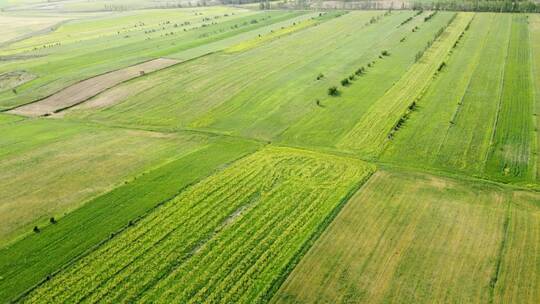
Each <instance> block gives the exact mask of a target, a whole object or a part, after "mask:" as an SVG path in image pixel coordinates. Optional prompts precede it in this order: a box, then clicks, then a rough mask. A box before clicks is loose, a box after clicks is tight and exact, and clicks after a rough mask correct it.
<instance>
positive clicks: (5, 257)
mask: <svg viewBox="0 0 540 304" xmlns="http://www.w3.org/2000/svg"><path fill="white" fill-rule="evenodd" d="M258 147H259V145H258V144H257V143H253V142H249V141H242V140H236V139H226V138H225V139H221V138H216V139H212V140H211V141H210V142H209V144H208V145H205V146H202V147H200V148H199V149H197V150H194V151H192V152H191V153H187V154H183V155H182V154H177V155H176V157H175V159H172V160H170V161H169V162H167V163H164V164H162V165H161V166H158V167H156V168H153V169H149V170H148V171H146V172H144V173H142V174H138V175H137V176H136V177H133V178H131V179H130V180H129V181H126V183H124V184H123V185H121V186H118V187H117V188H114V189H112V190H111V191H109V192H107V193H104V194H102V195H100V196H97V197H95V198H93V199H92V200H90V201H88V202H87V203H86V204H85V205H84V206H82V207H81V208H79V209H77V210H75V211H73V212H71V213H69V214H67V215H66V216H65V217H63V218H60V219H58V223H57V224H54V225H47V226H45V227H42V229H41V232H40V233H39V234H31V235H28V236H27V237H25V238H24V239H22V240H20V241H18V242H16V243H14V244H11V245H10V246H8V247H6V248H4V249H0V273H2V275H1V276H2V277H1V278H0V301H2V302H5V301H8V300H11V299H14V298H15V297H17V296H18V295H19V294H21V293H22V292H23V291H25V290H26V289H28V288H30V287H32V286H33V285H35V284H37V283H39V282H40V281H41V280H42V279H44V278H45V277H46V276H47V275H49V274H51V273H53V272H55V271H57V270H58V269H60V268H61V267H64V266H65V265H67V264H68V263H69V262H70V261H71V260H72V259H74V258H76V257H79V256H81V255H83V254H85V253H86V252H88V251H90V250H92V248H93V247H95V246H97V245H98V244H99V243H100V242H102V241H104V240H106V239H108V238H109V236H110V235H111V233H116V232H117V231H119V230H120V229H124V228H125V227H126V226H127V225H128V223H129V222H130V221H132V222H133V223H135V222H136V221H138V220H139V219H140V218H143V217H144V215H145V214H146V213H149V212H152V210H153V209H154V208H156V207H157V206H158V205H160V204H163V203H165V202H166V201H168V200H170V199H172V198H173V197H174V196H176V195H177V194H178V193H179V192H181V191H182V190H183V189H184V188H186V187H188V186H189V185H191V184H194V183H196V182H197V181H198V180H200V179H202V178H204V177H205V176H207V175H210V174H211V173H213V172H214V171H217V170H220V169H223V168H224V166H226V165H227V163H229V162H232V161H234V160H235V159H237V158H239V157H241V156H243V155H246V154H247V153H251V152H253V151H254V150H255V149H257V148H258ZM13 261H17V263H13Z"/></svg>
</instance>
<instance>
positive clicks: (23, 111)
mask: <svg viewBox="0 0 540 304" xmlns="http://www.w3.org/2000/svg"><path fill="white" fill-rule="evenodd" d="M177 63H179V61H178V60H174V59H166V58H159V59H154V60H150V61H147V62H144V63H141V64H138V65H134V66H131V67H127V68H124V69H121V70H118V71H113V72H109V73H106V74H103V75H99V76H96V77H92V78H89V79H87V80H83V81H81V82H79V83H77V84H74V85H72V86H69V87H67V88H65V89H63V90H61V91H60V92H58V93H56V94H53V95H51V96H49V97H47V98H45V99H43V100H40V101H37V102H35V103H31V104H27V105H24V106H22V107H18V108H15V109H13V110H11V111H9V113H13V114H18V115H24V116H34V117H35V116H44V115H51V114H54V113H56V112H59V111H61V110H63V109H66V108H70V107H72V106H75V105H77V104H79V103H82V102H84V101H86V100H87V99H89V98H91V97H94V96H95V95H97V94H99V93H100V92H103V91H105V90H107V89H108V88H111V87H114V86H116V85H118V84H120V83H122V82H124V81H128V80H130V79H133V78H135V77H139V76H142V75H145V74H146V73H150V72H154V71H156V70H160V69H163V68H166V67H169V66H171V65H174V64H177Z"/></svg>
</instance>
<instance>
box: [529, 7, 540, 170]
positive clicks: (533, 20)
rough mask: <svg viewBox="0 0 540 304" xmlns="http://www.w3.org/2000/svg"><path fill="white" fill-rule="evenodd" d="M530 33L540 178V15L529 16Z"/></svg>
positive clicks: (537, 163)
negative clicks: (539, 128)
mask: <svg viewBox="0 0 540 304" xmlns="http://www.w3.org/2000/svg"><path fill="white" fill-rule="evenodd" d="M529 23H530V26H529V35H530V43H531V61H532V63H531V64H532V65H531V68H532V71H533V84H534V93H535V95H534V100H535V103H534V113H535V115H536V124H535V131H536V150H535V155H536V180H540V170H539V169H538V168H540V157H538V152H539V149H540V148H539V146H538V145H539V144H540V132H538V129H537V128H538V126H540V115H538V113H540V16H538V15H531V16H529Z"/></svg>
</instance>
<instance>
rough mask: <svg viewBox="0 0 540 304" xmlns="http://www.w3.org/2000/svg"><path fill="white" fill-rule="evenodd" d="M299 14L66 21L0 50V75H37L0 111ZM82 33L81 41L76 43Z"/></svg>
mask: <svg viewBox="0 0 540 304" xmlns="http://www.w3.org/2000/svg"><path fill="white" fill-rule="evenodd" d="M302 14H304V13H303V12H284V11H281V12H280V11H274V12H249V11H246V10H241V9H233V8H209V9H202V8H201V9H197V10H196V11H195V12H194V11H193V10H191V9H189V10H188V9H183V10H167V11H165V12H163V11H159V10H158V11H153V12H144V13H141V14H137V13H130V14H129V15H128V16H125V17H123V18H122V17H118V16H115V17H118V18H119V19H118V20H117V18H114V17H109V19H105V20H104V19H103V18H100V19H90V20H84V21H79V22H74V23H69V24H66V25H64V26H62V27H60V28H59V29H58V30H57V31H55V32H54V33H51V34H50V35H45V36H38V37H35V38H32V39H28V40H24V41H21V42H20V43H15V44H13V45H11V46H10V47H9V48H7V49H1V50H0V56H2V57H4V58H6V59H8V60H7V61H6V63H5V64H2V65H0V73H3V72H10V71H14V70H25V71H28V72H29V73H31V74H34V75H37V76H38V77H37V78H35V79H34V80H32V81H29V82H27V83H25V84H23V85H21V86H19V87H17V90H16V92H14V91H12V90H9V91H4V92H1V93H0V109H10V108H13V107H15V106H18V105H22V104H27V103H30V102H32V101H35V100H39V99H42V98H44V97H47V96H50V95H51V94H54V93H56V92H58V91H60V90H61V89H63V88H65V87H66V86H68V85H72V84H74V83H77V82H79V81H82V80H84V79H87V78H90V77H93V76H96V75H100V74H103V73H106V72H110V71H113V70H117V69H121V68H124V67H127V66H131V65H134V64H138V63H141V62H145V61H148V60H151V59H156V58H159V57H164V56H167V55H174V54H177V53H181V52H183V51H185V50H189V49H191V48H196V47H199V46H202V45H205V44H208V43H211V42H215V41H219V40H222V39H226V38H230V37H233V36H235V35H238V34H242V33H245V32H249V31H252V30H256V29H258V28H261V27H265V26H268V25H272V24H274V23H277V22H280V21H284V20H287V19H289V18H294V17H298V16H299V15H302ZM83 33H84V34H85V35H86V37H84V36H83V37H84V38H82V39H78V37H81V35H82V34H83ZM210 51H212V49H210ZM44 58H47V60H44ZM183 59H184V58H183ZM187 59H189V58H187Z"/></svg>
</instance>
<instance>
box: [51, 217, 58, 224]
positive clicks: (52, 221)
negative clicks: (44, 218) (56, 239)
mask: <svg viewBox="0 0 540 304" xmlns="http://www.w3.org/2000/svg"><path fill="white" fill-rule="evenodd" d="M49 222H51V224H56V223H57V221H56V219H55V218H54V216H52V217H51V218H50V219H49Z"/></svg>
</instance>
